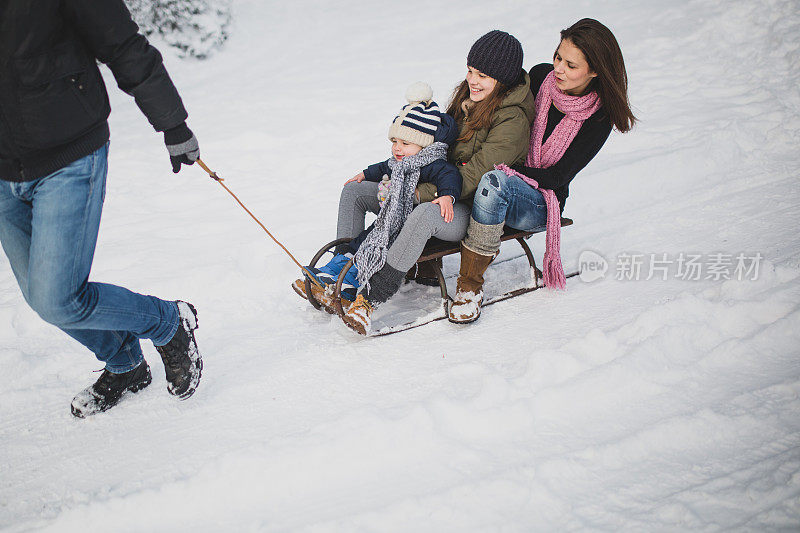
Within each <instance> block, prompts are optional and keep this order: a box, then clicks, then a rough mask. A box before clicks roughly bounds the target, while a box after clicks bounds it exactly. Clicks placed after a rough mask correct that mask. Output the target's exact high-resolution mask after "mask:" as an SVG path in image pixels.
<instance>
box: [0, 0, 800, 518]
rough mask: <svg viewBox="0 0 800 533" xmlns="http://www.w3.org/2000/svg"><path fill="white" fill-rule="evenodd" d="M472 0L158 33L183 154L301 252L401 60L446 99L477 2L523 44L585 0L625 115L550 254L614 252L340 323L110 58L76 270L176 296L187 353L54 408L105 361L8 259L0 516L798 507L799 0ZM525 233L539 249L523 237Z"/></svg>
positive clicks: (551, 33)
mask: <svg viewBox="0 0 800 533" xmlns="http://www.w3.org/2000/svg"><path fill="white" fill-rule="evenodd" d="M376 4H377V5H376ZM485 6H486V4H485V3H480V2H474V1H466V2H460V3H459V4H458V6H457V8H456V7H454V6H449V7H443V6H431V5H430V4H428V3H422V2H415V1H412V2H411V3H410V4H407V5H404V6H403V10H402V11H403V12H404V13H423V12H424V13H425V14H426V15H425V17H419V18H415V19H414V24H407V23H400V24H388V22H387V21H390V20H397V19H398V16H399V14H398V12H397V9H396V8H397V5H396V4H390V3H372V4H370V5H369V6H368V7H364V5H362V4H358V3H355V2H343V3H342V2H340V3H337V4H336V5H335V6H333V5H331V6H322V5H319V4H315V3H311V2H305V1H300V2H293V3H284V4H281V5H277V6H276V5H270V4H266V3H263V2H258V1H254V0H238V1H236V2H234V8H235V15H234V16H235V23H234V27H233V28H232V35H233V37H232V40H231V41H230V42H229V44H228V46H227V47H226V49H225V50H224V51H223V52H222V53H220V54H218V55H217V56H215V57H213V58H212V59H210V60H209V61H206V62H202V63H200V62H195V61H191V60H189V61H179V60H178V59H177V58H176V57H175V56H174V55H171V53H170V51H169V50H166V49H164V48H162V51H163V52H164V54H165V57H166V61H167V66H168V68H169V71H170V73H171V75H172V77H173V79H174V80H175V81H176V84H177V85H178V87H179V89H180V91H181V94H182V96H183V98H184V101H185V102H186V104H187V108H188V109H189V112H190V120H189V125H190V127H191V128H192V129H193V130H194V131H195V132H196V133H197V136H198V138H199V140H200V144H201V149H202V156H203V159H204V160H205V162H206V163H207V164H209V165H210V166H211V167H212V168H213V169H215V170H217V171H218V172H219V174H220V175H221V176H222V177H224V178H226V184H227V185H228V186H229V187H231V189H232V190H234V192H236V194H237V195H239V197H240V198H241V199H242V200H243V201H244V202H245V204H246V205H247V206H248V207H249V208H250V209H251V210H252V211H253V212H254V213H255V214H256V215H257V216H259V217H260V218H261V219H262V221H263V222H264V223H265V224H266V225H267V227H268V228H270V230H271V231H273V233H274V234H275V235H276V237H277V238H278V239H280V240H281V241H282V242H283V243H284V244H286V245H287V246H288V247H289V248H290V249H291V250H292V251H293V252H294V253H295V254H296V255H297V257H298V258H299V259H301V260H306V259H307V258H310V257H311V255H312V254H313V253H314V252H315V251H316V250H317V249H318V248H319V246H321V245H322V244H323V243H324V242H326V241H327V240H330V239H331V238H332V237H333V235H334V233H335V220H336V206H337V201H338V194H339V190H340V188H341V185H342V183H343V182H344V181H345V180H346V179H347V178H349V177H351V176H352V175H354V174H355V173H357V172H358V171H359V170H360V169H362V168H363V167H364V166H366V164H368V163H372V162H374V161H377V160H380V159H381V158H384V157H387V155H386V154H387V153H388V142H386V141H385V139H384V137H385V132H386V128H387V127H388V124H389V121H390V119H391V118H392V117H393V116H394V115H395V114H396V112H397V109H399V107H400V106H401V105H402V103H403V101H402V95H403V94H404V91H405V88H406V87H407V85H408V84H410V83H411V82H413V81H416V80H417V79H422V80H425V81H427V82H428V83H430V84H431V86H432V87H433V88H434V94H435V97H436V100H437V101H438V102H439V103H440V105H444V104H445V103H446V101H447V98H448V96H449V93H450V91H451V90H452V88H453V86H454V85H455V83H456V81H457V80H458V79H459V77H460V76H462V75H463V72H464V57H465V54H466V52H467V51H468V49H469V46H470V45H471V44H472V42H473V41H474V40H475V38H477V37H478V36H480V35H481V34H482V33H484V32H485V31H488V30H489V29H493V28H502V29H505V30H507V31H510V32H511V33H513V34H515V35H516V36H517V37H519V38H520V40H521V41H522V42H523V45H524V47H525V54H526V59H525V67H526V68H530V66H532V65H533V64H535V63H538V62H542V61H547V59H548V56H549V55H550V54H551V53H552V50H553V48H554V46H555V44H556V39H557V36H558V30H560V29H561V28H563V27H566V26H568V25H569V24H570V23H572V22H574V21H575V20H577V19H579V18H581V17H583V16H592V17H595V18H598V19H599V20H601V21H603V22H604V23H606V24H608V25H609V26H610V27H611V28H612V30H613V31H614V32H615V34H616V36H617V38H618V39H619V41H620V44H621V46H622V48H623V52H624V53H625V59H626V65H627V67H628V74H629V78H630V90H631V100H632V102H633V104H634V108H635V113H636V114H637V115H638V116H639V118H640V119H641V123H640V124H639V125H638V126H637V127H636V128H635V130H634V131H633V132H632V133H631V134H629V135H619V134H616V133H615V134H612V136H611V138H610V139H609V141H608V143H607V145H606V146H605V147H604V149H603V150H602V151H601V153H600V154H599V155H598V156H597V157H596V158H595V160H594V161H592V163H591V164H590V165H589V166H588V167H587V168H586V169H585V170H584V171H583V172H582V173H581V174H580V175H579V176H578V178H577V179H576V181H575V182H574V183H573V186H572V187H571V196H570V199H569V202H568V205H567V209H566V213H565V214H566V216H570V217H572V218H574V219H575V225H574V226H572V227H568V228H565V229H564V231H563V233H562V257H563V260H564V266H565V269H566V270H567V271H572V270H574V269H575V268H577V258H578V256H579V254H580V253H581V252H582V251H584V250H593V251H595V252H597V253H599V254H601V255H602V256H603V257H605V258H606V259H607V260H608V261H609V264H610V270H609V271H608V272H607V274H606V277H605V279H604V280H602V281H597V282H594V283H585V282H582V281H580V280H579V279H578V278H574V279H571V280H569V282H568V290H567V291H565V292H559V293H556V292H551V291H548V290H540V291H536V292H534V293H532V294H529V295H525V296H523V297H520V298H516V299H513V300H511V301H507V302H502V303H498V304H497V305H494V306H491V307H489V308H487V309H486V310H485V312H484V314H483V315H482V317H481V319H480V320H479V321H478V322H476V323H475V324H472V325H470V326H465V327H459V326H455V325H453V324H449V323H447V322H446V321H441V322H436V323H433V324H430V325H428V326H425V327H424V328H419V329H415V330H412V331H408V332H406V333H402V334H399V335H392V336H389V337H385V338H374V339H363V338H358V337H356V336H355V335H354V334H352V333H351V332H350V331H349V330H348V329H347V328H346V327H344V326H343V325H342V324H341V323H340V321H339V320H338V319H337V318H335V317H330V316H329V315H326V314H324V313H320V312H317V311H315V310H313V309H311V307H310V306H309V305H308V304H307V303H306V302H304V301H302V300H300V299H299V298H297V297H296V295H295V294H294V292H293V291H292V290H291V289H290V288H289V284H290V282H291V281H292V280H293V279H294V278H295V277H296V275H297V269H296V267H294V265H293V264H292V263H291V261H290V260H288V258H287V257H286V256H285V255H284V254H283V252H282V251H281V250H280V249H279V248H278V247H277V246H275V245H274V244H273V243H272V241H270V240H269V239H268V238H267V237H266V235H264V234H263V232H262V231H261V230H260V229H259V228H258V227H257V226H256V225H255V224H254V223H253V222H252V221H251V220H250V219H249V218H248V217H247V215H246V214H245V213H244V212H242V211H241V210H240V209H239V208H238V206H236V205H235V203H234V201H233V199H231V198H229V197H228V196H227V194H226V193H225V192H224V191H222V190H221V188H220V187H218V186H217V185H216V184H215V183H214V182H213V181H211V180H209V179H208V178H207V177H204V174H203V173H202V172H201V171H200V170H199V169H197V168H190V169H184V170H183V171H182V172H181V173H180V174H179V175H177V176H173V175H172V174H171V172H169V167H168V159H167V156H166V152H165V151H164V147H163V144H162V143H161V140H160V138H159V136H157V135H153V134H152V132H151V131H150V130H149V129H148V128H149V126H148V124H147V122H146V120H145V119H144V118H143V117H142V116H141V115H140V114H139V112H138V110H137V109H136V107H135V105H134V104H133V102H132V101H131V100H130V99H129V98H128V97H127V96H126V95H124V94H121V93H120V92H119V91H118V90H117V89H116V87H115V84H114V81H113V80H112V79H111V77H110V76H107V85H109V88H110V92H111V93H112V94H111V99H112V105H113V108H114V111H113V113H112V117H111V127H112V149H111V161H110V175H109V184H108V191H107V197H106V206H105V212H104V221H103V225H102V227H101V232H100V239H99V244H98V250H97V253H96V259H95V264H94V270H93V274H92V277H93V279H96V280H102V281H106V282H110V283H118V284H121V285H123V286H126V287H128V288H130V289H132V290H137V291H140V292H146V293H150V294H156V295H159V296H162V297H165V298H183V299H187V300H189V301H192V302H193V303H194V304H195V305H196V306H197V308H198V311H199V320H200V326H201V327H200V330H199V331H198V336H199V343H200V348H201V351H202V352H203V355H204V373H203V381H202V383H201V386H200V388H199V389H198V392H197V394H196V395H195V396H194V397H193V398H192V399H190V400H189V401H186V402H178V401H175V400H174V399H173V398H171V397H169V395H168V394H167V393H166V392H165V390H164V389H165V379H164V376H163V370H162V366H161V364H160V362H159V358H158V356H157V353H156V352H155V350H154V349H153V348H152V346H151V345H150V344H149V343H147V342H144V343H143V346H144V349H145V355H146V357H147V358H148V361H149V362H150V364H151V367H152V370H153V384H152V386H150V387H148V388H147V389H145V390H144V391H142V392H140V393H139V394H137V395H135V396H133V397H130V398H127V399H126V400H124V401H123V402H121V403H120V405H119V406H117V407H115V408H114V409H113V410H111V411H109V412H107V413H104V414H102V415H98V416H95V417H93V418H91V419H88V420H74V419H73V418H72V417H71V416H70V414H69V409H68V405H69V400H70V399H71V398H72V396H73V395H74V394H75V393H77V392H78V391H79V390H80V389H81V388H82V387H85V386H86V385H88V384H89V383H90V382H91V381H92V380H93V379H95V377H96V374H92V372H91V371H92V370H96V369H97V368H99V367H100V365H99V364H98V363H97V362H96V361H95V360H94V359H93V358H92V357H91V356H90V355H89V354H87V353H86V352H85V350H84V349H83V348H82V347H81V346H79V345H78V344H77V343H75V342H74V341H72V340H71V339H69V338H67V337H65V336H64V335H62V334H60V333H59V332H58V331H57V330H55V329H54V328H52V327H51V326H49V325H47V324H45V323H44V322H42V321H41V320H40V319H39V318H38V317H37V316H36V315H35V313H34V312H33V311H31V310H30V309H29V308H28V307H27V306H26V304H25V303H24V301H23V300H22V297H21V295H20V293H19V290H18V288H17V286H16V283H15V282H14V280H13V276H12V274H11V272H10V269H9V268H8V267H7V266H4V267H0V334H1V335H0V367H2V368H3V369H4V377H3V378H2V381H0V383H1V384H2V387H1V388H0V405H2V407H3V409H2V412H3V414H2V416H0V529H3V530H7V531H27V530H41V531H84V530H87V529H93V528H97V527H106V526H107V525H108V524H110V523H113V524H114V529H115V531H165V530H179V531H185V530H194V531H219V530H222V529H237V530H249V531H256V530H263V531H586V530H593V531H619V530H629V531H676V530H692V531H722V530H725V531H729V530H738V531H797V530H798V529H800V416H798V415H799V414H800V399H798V398H799V395H800V357H798V356H799V355H800V350H799V349H798V346H800V237H798V234H797V229H796V228H797V221H798V220H800V186H798V175H799V174H800V164H799V163H800V156H798V152H797V146H798V142H799V141H800V91H798V90H797V87H798V84H800V41H799V40H798V38H797V36H798V35H800V7H799V6H798V4H797V2H795V1H793V0H766V1H762V2H752V3H751V2H744V1H733V2H714V1H680V2H674V3H672V4H669V5H664V4H663V3H661V2H653V1H648V2H630V1H615V2H606V3H604V4H603V5H602V6H598V5H597V4H596V3H591V2H588V1H586V0H581V1H579V2H571V3H569V4H567V5H564V4H563V3H559V4H557V3H552V4H547V5H541V6H539V5H537V6H536V9H533V8H532V5H531V4H530V3H525V2H518V1H514V2H506V3H503V4H502V5H498V6H497V7H496V8H495V7H494V6H493V8H492V10H491V12H489V13H487V12H486V10H485V9H484V8H485ZM523 14H524V16H523ZM106 74H108V73H107V72H106ZM598 200H599V201H598ZM530 243H531V245H532V248H533V250H534V254H535V255H536V256H537V260H541V252H542V250H543V248H544V238H543V235H539V236H535V237H534V238H532V239H531V240H530ZM756 252H758V253H761V254H762V256H763V257H764V260H763V261H762V263H761V265H760V272H759V276H758V279H757V280H743V281H736V280H718V281H717V280H713V279H703V280H699V281H687V280H681V279H675V278H674V277H673V278H671V279H669V280H667V281H662V280H659V279H657V278H656V279H651V280H644V279H642V280H640V281H621V280H617V279H615V272H614V264H615V263H614V260H615V258H617V257H618V255H619V254H625V253H629V254H630V253H643V254H651V253H654V254H657V255H659V256H660V255H661V254H664V253H666V254H668V255H669V256H670V257H672V258H673V259H674V258H675V257H677V255H678V254H680V253H702V254H706V255H708V254H712V253H728V254H734V255H736V254H738V253H748V254H753V253H756ZM519 253H520V250H519V248H518V247H517V246H516V245H515V244H514V243H506V244H505V245H504V247H503V250H502V255H501V258H500V259H501V260H503V259H508V260H507V261H505V262H498V264H496V265H493V267H491V268H490V269H489V271H488V272H487V292H488V293H489V295H491V294H498V293H500V292H503V291H505V290H510V289H512V288H515V287H519V286H522V285H524V284H526V283H530V278H529V274H528V272H527V269H526V261H525V259H524V257H523V258H519V257H516V256H518V255H519ZM6 265H7V263H6ZM444 266H445V274H446V275H449V276H453V275H454V273H455V272H456V271H457V269H458V260H457V258H455V257H447V258H445V261H444ZM643 277H646V276H643ZM449 282H450V283H451V284H453V283H454V279H452V278H451V279H450V280H449ZM439 310H440V301H439V297H438V289H436V288H423V287H415V286H410V285H407V286H405V287H404V288H403V289H402V290H401V294H400V295H399V296H398V297H397V298H395V300H394V301H393V302H392V303H391V304H389V305H387V306H386V307H384V308H382V309H379V310H378V312H377V315H376V320H379V321H380V320H383V321H384V323H386V324H389V323H391V321H392V320H397V317H407V318H404V320H406V319H413V318H415V317H420V316H424V315H427V314H430V313H435V312H439Z"/></svg>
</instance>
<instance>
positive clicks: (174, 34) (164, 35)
mask: <svg viewBox="0 0 800 533" xmlns="http://www.w3.org/2000/svg"><path fill="white" fill-rule="evenodd" d="M126 3H127V5H128V8H129V9H130V10H131V14H132V15H133V18H134V20H135V21H136V22H137V23H138V24H139V26H140V28H141V31H142V33H143V34H144V35H146V36H147V37H150V36H152V35H155V36H157V37H158V38H160V39H161V40H163V41H164V42H166V43H167V44H168V45H169V46H172V47H174V48H177V49H178V50H180V55H181V56H182V57H186V56H191V57H196V58H198V59H205V58H206V57H208V56H209V55H210V54H211V53H212V52H213V51H214V50H215V49H218V48H220V47H221V46H222V45H223V43H224V42H225V41H226V40H227V38H228V36H229V33H228V32H229V27H230V23H231V7H230V0H215V1H213V2H212V1H211V0H126Z"/></svg>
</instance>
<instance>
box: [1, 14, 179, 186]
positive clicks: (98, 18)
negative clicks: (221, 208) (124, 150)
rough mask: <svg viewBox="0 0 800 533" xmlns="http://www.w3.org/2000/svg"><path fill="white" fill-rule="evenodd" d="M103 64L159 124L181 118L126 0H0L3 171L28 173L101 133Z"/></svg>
mask: <svg viewBox="0 0 800 533" xmlns="http://www.w3.org/2000/svg"><path fill="white" fill-rule="evenodd" d="M96 60H100V61H102V62H103V63H105V64H107V65H108V67H109V68H110V69H111V71H112V72H113V74H114V77H115V78H116V80H117V84H118V85H119V87H120V89H122V90H123V91H125V92H126V93H128V94H130V95H132V96H133V97H134V98H135V99H136V103H137V105H138V106H139V108H140V109H141V110H142V112H143V113H144V114H145V116H146V117H147V119H148V120H149V121H150V124H152V125H153V127H154V128H155V129H156V130H157V131H164V130H166V129H169V128H173V127H175V126H178V125H180V124H181V123H183V122H184V121H185V120H186V110H185V109H184V107H183V103H182V102H181V99H180V96H179V95H178V91H177V90H176V89H175V86H174V85H173V83H172V81H171V80H170V78H169V75H168V74H167V71H166V70H165V69H164V65H163V64H162V60H161V54H159V53H158V51H157V50H156V49H155V48H153V47H152V46H150V44H149V43H148V42H147V40H146V39H145V38H144V37H143V36H142V35H140V34H139V33H138V26H137V25H136V24H135V23H134V22H133V20H131V16H130V13H129V12H128V9H127V8H126V7H125V4H124V3H123V0H0V179H3V180H7V181H29V180H33V179H36V178H39V177H42V176H46V175H47V174H50V173H52V172H54V171H56V170H58V169H59V168H62V167H63V166H65V165H67V164H69V163H71V162H73V161H75V160H77V159H80V158H81V157H84V156H86V155H88V154H90V153H92V152H93V151H95V150H97V149H98V148H100V147H101V146H102V145H103V144H105V143H106V142H107V141H108V138H109V130H108V123H107V121H106V119H107V118H108V115H109V113H110V111H111V108H110V106H109V103H108V94H107V93H106V88H105V85H104V83H103V78H102V77H101V76H100V71H99V69H98V68H97V62H96Z"/></svg>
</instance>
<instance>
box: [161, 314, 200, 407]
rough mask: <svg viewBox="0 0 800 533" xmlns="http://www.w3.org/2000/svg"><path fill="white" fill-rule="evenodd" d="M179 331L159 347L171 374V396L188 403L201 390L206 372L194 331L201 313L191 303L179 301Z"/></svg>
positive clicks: (169, 379) (168, 384)
mask: <svg viewBox="0 0 800 533" xmlns="http://www.w3.org/2000/svg"><path fill="white" fill-rule="evenodd" d="M176 303H177V304H178V319H179V323H178V330H177V331H176V332H175V335H174V336H173V337H172V339H171V340H170V341H169V342H168V343H167V344H165V345H164V346H156V350H157V351H158V353H159V354H160V355H161V360H162V361H163V362H164V370H165V371H166V373H167V392H169V393H170V394H172V395H173V396H177V397H178V398H180V399H181V400H185V399H186V398H188V397H189V396H191V395H192V394H194V391H195V390H197V386H198V385H199V384H200V375H201V374H202V370H203V359H202V358H201V357H200V352H199V351H198V350H197V342H196V341H195V338H194V330H196V329H197V311H195V309H194V306H192V304H190V303H186V302H182V301H180V300H178V301H177V302H176Z"/></svg>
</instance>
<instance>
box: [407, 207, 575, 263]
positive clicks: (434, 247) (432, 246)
mask: <svg viewBox="0 0 800 533" xmlns="http://www.w3.org/2000/svg"><path fill="white" fill-rule="evenodd" d="M571 225H572V219H571V218H564V217H561V227H562V228H563V227H565V226H571ZM537 233H541V232H539V231H522V230H518V229H514V228H510V227H508V226H506V227H505V228H504V230H503V236H502V237H500V241H501V242H504V241H508V240H511V239H527V238H528V237H530V236H531V235H535V234H537ZM459 252H461V243H460V242H450V241H442V240H439V239H437V238H436V237H434V238H432V239H431V240H429V241H428V243H427V244H426V245H425V249H424V250H422V255H420V256H419V259H417V263H424V262H425V261H430V260H432V259H438V258H440V257H444V256H446V255H450V254H455V253H459Z"/></svg>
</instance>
